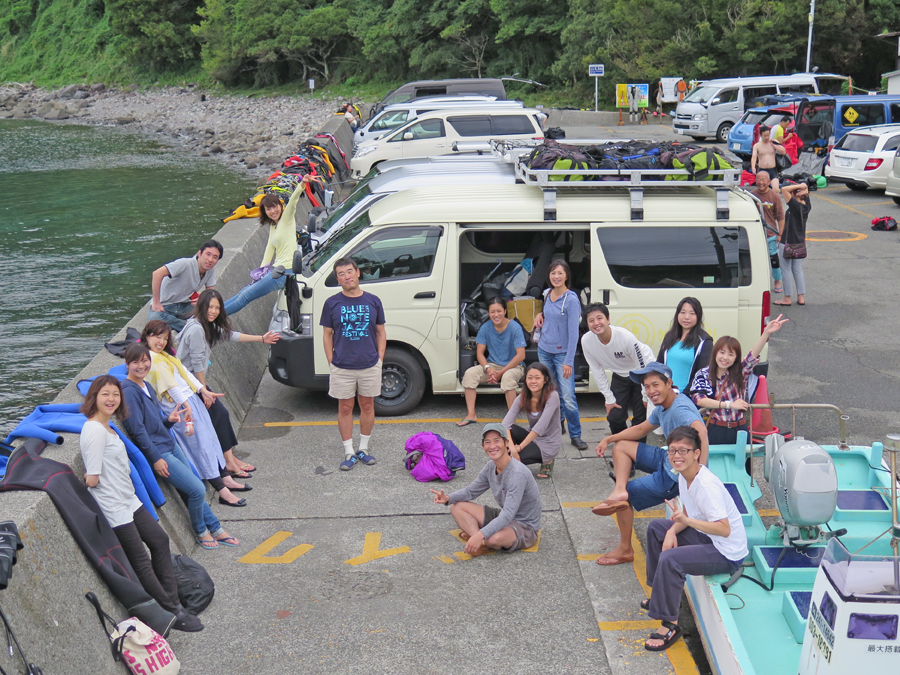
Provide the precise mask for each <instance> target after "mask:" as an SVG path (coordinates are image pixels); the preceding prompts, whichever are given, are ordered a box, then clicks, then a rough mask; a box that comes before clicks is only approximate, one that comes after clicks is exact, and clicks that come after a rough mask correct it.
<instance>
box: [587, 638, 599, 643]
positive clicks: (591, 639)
mask: <svg viewBox="0 0 900 675" xmlns="http://www.w3.org/2000/svg"><path fill="white" fill-rule="evenodd" d="M587 641H588V642H599V641H600V638H588V639H587Z"/></svg>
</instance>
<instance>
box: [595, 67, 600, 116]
mask: <svg viewBox="0 0 900 675" xmlns="http://www.w3.org/2000/svg"><path fill="white" fill-rule="evenodd" d="M599 79H600V78H598V77H597V76H596V75H594V112H597V111H598V110H599V108H598V107H597V101H598V99H597V83H598V81H599Z"/></svg>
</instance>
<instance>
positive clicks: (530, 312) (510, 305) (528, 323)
mask: <svg viewBox="0 0 900 675" xmlns="http://www.w3.org/2000/svg"><path fill="white" fill-rule="evenodd" d="M543 309H544V301H543V300H538V299H537V298H522V299H521V300H510V301H509V302H507V303H506V316H508V317H509V318H510V319H518V320H519V323H520V324H522V328H524V329H525V332H526V333H530V332H531V331H532V330H533V329H534V317H536V316H537V315H538V314H540V313H541V311H542V310H543Z"/></svg>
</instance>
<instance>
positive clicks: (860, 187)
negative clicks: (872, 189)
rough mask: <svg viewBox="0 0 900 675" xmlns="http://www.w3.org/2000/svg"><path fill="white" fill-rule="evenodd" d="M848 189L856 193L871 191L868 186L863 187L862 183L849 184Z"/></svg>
mask: <svg viewBox="0 0 900 675" xmlns="http://www.w3.org/2000/svg"><path fill="white" fill-rule="evenodd" d="M847 187H848V188H850V189H851V190H853V191H854V192H864V191H866V190H868V189H869V186H868V185H863V184H862V183H847Z"/></svg>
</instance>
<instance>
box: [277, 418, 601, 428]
mask: <svg viewBox="0 0 900 675" xmlns="http://www.w3.org/2000/svg"><path fill="white" fill-rule="evenodd" d="M460 419H462V418H460V417H439V418H433V419H401V420H393V419H390V420H386V419H376V420H375V424H449V423H451V422H453V423H454V424H455V423H456V422H459V420H460ZM523 419H524V418H523ZM502 421H503V418H502V417H479V418H478V424H487V423H488V422H502ZM581 421H582V423H584V422H606V418H605V417H582V418H581ZM353 424H357V425H358V424H359V420H355V421H354V422H353ZM263 426H264V427H336V426H337V422H336V421H333V422H265V423H264V424H263Z"/></svg>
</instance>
